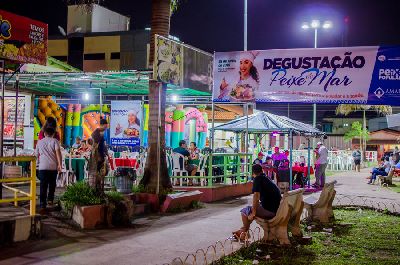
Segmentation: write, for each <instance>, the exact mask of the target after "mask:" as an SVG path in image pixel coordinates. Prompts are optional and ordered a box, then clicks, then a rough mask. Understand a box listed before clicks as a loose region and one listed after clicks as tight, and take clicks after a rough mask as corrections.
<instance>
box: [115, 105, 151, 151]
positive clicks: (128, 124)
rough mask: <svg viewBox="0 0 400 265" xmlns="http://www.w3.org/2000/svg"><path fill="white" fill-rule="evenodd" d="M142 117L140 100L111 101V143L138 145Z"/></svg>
mask: <svg viewBox="0 0 400 265" xmlns="http://www.w3.org/2000/svg"><path fill="white" fill-rule="evenodd" d="M142 118H143V111H142V104H141V101H132V100H129V101H111V122H110V128H111V129H110V138H111V145H126V146H139V145H140V133H141V131H142V130H141V128H142V127H141V125H142V123H143V121H142Z"/></svg>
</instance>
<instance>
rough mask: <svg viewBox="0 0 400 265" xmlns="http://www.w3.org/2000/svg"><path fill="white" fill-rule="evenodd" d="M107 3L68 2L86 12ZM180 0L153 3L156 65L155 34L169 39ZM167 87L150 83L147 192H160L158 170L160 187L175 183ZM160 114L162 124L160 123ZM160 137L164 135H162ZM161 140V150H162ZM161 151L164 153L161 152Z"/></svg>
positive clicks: (151, 56)
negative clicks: (167, 136)
mask: <svg viewBox="0 0 400 265" xmlns="http://www.w3.org/2000/svg"><path fill="white" fill-rule="evenodd" d="M101 1H104V0H67V3H68V4H78V5H80V6H82V7H84V8H85V9H86V10H88V11H90V10H91V8H90V7H91V4H98V3H99V2H101ZM178 4H179V0H152V1H151V8H152V13H151V33H150V35H151V38H150V58H149V63H150V65H151V66H152V65H153V61H154V44H155V43H154V40H155V34H158V35H160V36H164V37H168V36H169V30H170V19H171V13H172V12H173V11H175V10H176V9H177V7H178ZM165 103H166V87H165V86H161V84H160V83H158V82H157V81H155V80H150V81H149V136H148V137H149V139H148V143H149V150H148V156H147V165H146V168H145V171H144V176H143V179H142V180H141V184H143V185H144V186H145V187H146V189H147V190H149V191H152V192H156V191H158V190H157V187H158V173H159V172H158V170H160V182H159V184H160V186H161V188H162V189H171V188H172V185H171V180H170V178H169V176H168V169H167V161H166V155H165V119H164V118H163V117H164V115H163V113H165ZM159 114H160V116H161V117H160V121H161V122H160V124H159ZM158 134H160V135H158ZM158 141H159V142H160V149H158V145H157V143H158ZM158 151H160V154H159V153H158ZM159 156H160V169H158V167H157V165H158V157H159Z"/></svg>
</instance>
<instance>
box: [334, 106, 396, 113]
mask: <svg viewBox="0 0 400 265" xmlns="http://www.w3.org/2000/svg"><path fill="white" fill-rule="evenodd" d="M370 109H373V110H376V111H377V112H378V113H379V114H383V115H388V114H392V107H391V106H387V105H373V106H371V105H358V104H340V105H338V106H337V107H336V115H345V116H347V115H349V114H350V113H352V112H355V111H359V110H370Z"/></svg>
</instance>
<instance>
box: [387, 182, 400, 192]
mask: <svg viewBox="0 0 400 265" xmlns="http://www.w3.org/2000/svg"><path fill="white" fill-rule="evenodd" d="M389 189H391V190H392V191H394V192H397V193H400V183H393V185H392V186H389Z"/></svg>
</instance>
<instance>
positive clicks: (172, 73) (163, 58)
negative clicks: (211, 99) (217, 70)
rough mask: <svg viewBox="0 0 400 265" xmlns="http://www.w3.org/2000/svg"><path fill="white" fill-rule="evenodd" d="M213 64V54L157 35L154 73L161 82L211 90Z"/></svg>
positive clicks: (206, 90)
mask: <svg viewBox="0 0 400 265" xmlns="http://www.w3.org/2000/svg"><path fill="white" fill-rule="evenodd" d="M212 66H213V56H212V54H210V53H207V52H205V51H202V50H199V49H197V48H195V47H192V46H190V45H187V44H183V43H182V42H179V41H175V40H171V39H168V38H165V37H162V36H159V35H156V37H155V53H154V63H153V75H154V78H155V79H156V80H158V81H159V82H163V83H167V84H171V85H175V86H179V87H183V88H191V89H195V90H199V91H203V92H210V90H211V86H210V84H211V80H212V79H211V74H212Z"/></svg>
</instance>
